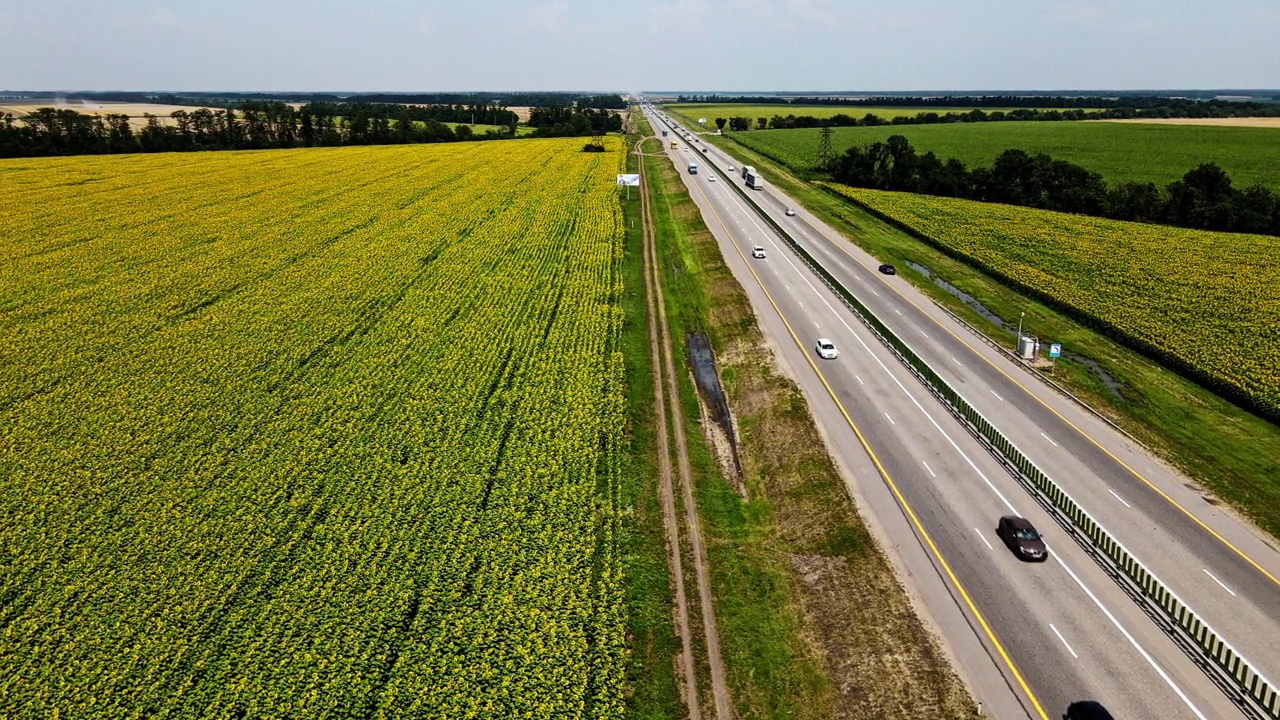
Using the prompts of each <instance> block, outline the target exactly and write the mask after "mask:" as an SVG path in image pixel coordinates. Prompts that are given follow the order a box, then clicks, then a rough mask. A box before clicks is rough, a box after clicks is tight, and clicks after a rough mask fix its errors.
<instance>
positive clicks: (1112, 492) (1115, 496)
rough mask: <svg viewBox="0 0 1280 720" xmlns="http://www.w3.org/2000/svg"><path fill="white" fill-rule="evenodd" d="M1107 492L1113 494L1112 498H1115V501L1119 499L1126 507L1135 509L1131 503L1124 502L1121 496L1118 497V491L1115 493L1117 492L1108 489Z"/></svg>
mask: <svg viewBox="0 0 1280 720" xmlns="http://www.w3.org/2000/svg"><path fill="white" fill-rule="evenodd" d="M1107 492H1109V493H1111V495H1112V497H1114V498H1115V499H1117V500H1119V501H1120V502H1121V503H1123V504H1124V506H1125V507H1127V508H1132V507H1133V506H1132V505H1130V504H1129V503H1127V502H1125V501H1124V498H1122V497H1120V496H1119V495H1116V491H1115V490H1112V489H1111V488H1107Z"/></svg>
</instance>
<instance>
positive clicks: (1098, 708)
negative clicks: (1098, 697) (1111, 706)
mask: <svg viewBox="0 0 1280 720" xmlns="http://www.w3.org/2000/svg"><path fill="white" fill-rule="evenodd" d="M1062 720H1116V719H1115V718H1114V717H1112V716H1111V713H1109V712H1107V709H1106V708H1104V707H1102V703H1100V702H1095V701H1093V700H1081V701H1080V702H1073V703H1071V705H1070V706H1069V707H1068V708H1067V713H1066V714H1065V715H1063V716H1062Z"/></svg>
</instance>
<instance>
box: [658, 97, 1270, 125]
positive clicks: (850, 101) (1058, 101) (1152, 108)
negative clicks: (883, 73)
mask: <svg viewBox="0 0 1280 720" xmlns="http://www.w3.org/2000/svg"><path fill="white" fill-rule="evenodd" d="M1272 99H1273V100H1274V99H1275V98H1272ZM678 102H682V103H712V104H729V103H736V104H750V105H827V106H847V107H860V106H861V107H928V108H932V107H937V108H949V107H950V108H1007V107H1013V108H1039V109H1062V110H1073V109H1078V110H1087V109H1098V110H1119V111H1126V110H1129V111H1135V112H1137V114H1135V115H1125V114H1123V113H1121V114H1120V115H1119V116H1120V117H1176V118H1184V117H1185V118H1218V117H1277V116H1280V105H1277V104H1276V103H1273V102H1258V101H1253V100H1218V99H1195V98H1190V97H1177V98H1172V97H1160V96H1155V95H1123V94H1121V95H1119V96H1113V97H1100V96H1089V95H1070V96H1062V95H945V96H939V97H920V96H915V97H911V96H898V95H890V96H879V97H866V98H834V97H775V96H765V97H747V96H740V97H725V96H720V95H689V96H684V95H682V96H680V98H679V100H678ZM1090 119H1092V118H1090Z"/></svg>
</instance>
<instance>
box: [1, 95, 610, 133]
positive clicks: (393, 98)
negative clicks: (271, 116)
mask: <svg viewBox="0 0 1280 720" xmlns="http://www.w3.org/2000/svg"><path fill="white" fill-rule="evenodd" d="M6 94H8V95H14V96H16V97H22V98H23V99H57V100H86V101H96V102H132V103H155V104H160V105H206V106H209V107H237V106H238V105H239V104H240V103H246V102H248V103H255V102H266V101H271V100H276V101H279V102H286V103H294V104H301V103H390V104H392V105H500V106H508V107H510V106H520V107H532V106H544V105H545V106H562V105H575V104H576V105H577V106H579V107H592V108H609V109H615V110H622V109H625V108H626V107H627V105H626V101H625V100H623V99H622V96H621V95H588V94H583V93H566V92H467V93H457V92H454V93H360V94H355V95H338V94H334V93H299V92H283V93H266V92H183V93H153V92H129V91H106V92H73V93H56V92H46V91H24V92H18V93H6ZM447 122H452V121H447ZM493 124H495V125H501V124H503V123H493Z"/></svg>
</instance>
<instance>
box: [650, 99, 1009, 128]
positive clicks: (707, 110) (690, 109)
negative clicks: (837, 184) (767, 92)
mask: <svg viewBox="0 0 1280 720" xmlns="http://www.w3.org/2000/svg"><path fill="white" fill-rule="evenodd" d="M666 109H667V110H668V111H670V112H674V113H676V114H679V115H682V116H683V117H684V118H685V119H687V120H690V121H693V122H696V121H697V119H698V118H700V117H704V118H706V119H707V124H708V125H710V124H711V123H713V122H714V121H715V118H718V117H723V118H729V117H747V118H751V119H752V121H754V120H755V119H756V118H761V117H762V118H771V117H773V116H774V115H781V116H782V117H786V116H788V115H795V116H797V117H799V116H801V115H808V116H810V117H816V118H829V117H831V116H833V115H848V116H850V117H854V118H858V119H862V118H863V117H865V116H866V115H867V114H868V113H870V114H872V115H878V116H880V117H882V118H884V119H886V120H891V119H893V118H895V117H899V116H914V115H919V114H920V113H922V112H936V113H938V114H939V115H945V114H947V113H966V112H969V111H970V110H975V109H978V110H982V111H983V112H996V111H1000V112H1009V111H1010V110H1016V109H1017V108H1013V107H1002V108H972V107H942V108H940V107H866V106H862V105H746V104H741V105H739V104H733V103H726V104H723V105H720V104H713V103H705V104H704V103H683V104H672V105H667V106H666Z"/></svg>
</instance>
